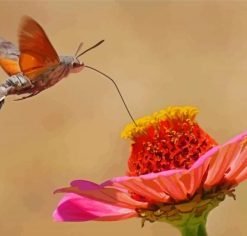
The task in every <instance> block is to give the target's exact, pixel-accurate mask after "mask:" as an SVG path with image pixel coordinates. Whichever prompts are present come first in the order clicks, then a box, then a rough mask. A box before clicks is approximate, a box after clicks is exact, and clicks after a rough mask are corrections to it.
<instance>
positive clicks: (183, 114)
mask: <svg viewBox="0 0 247 236" xmlns="http://www.w3.org/2000/svg"><path fill="white" fill-rule="evenodd" d="M198 112H199V111H198V109H197V108H196V107H192V106H170V107H167V108H166V109H163V110H160V111H159V112H155V113H153V114H152V115H151V116H145V117H143V118H140V119H137V120H136V121H135V122H136V125H135V124H134V123H130V124H128V125H127V126H126V127H125V128H124V130H123V132H122V133H121V137H122V138H126V139H127V138H133V137H134V136H136V135H138V134H141V133H143V132H144V131H145V129H146V128H147V127H149V126H155V125H157V124H158V123H159V122H160V121H165V120H167V121H178V122H183V121H186V120H191V121H194V120H195V117H196V115H197V113H198Z"/></svg>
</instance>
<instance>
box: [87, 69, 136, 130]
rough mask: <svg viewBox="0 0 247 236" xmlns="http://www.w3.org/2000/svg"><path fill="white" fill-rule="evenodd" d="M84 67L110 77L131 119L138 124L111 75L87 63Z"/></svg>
mask: <svg viewBox="0 0 247 236" xmlns="http://www.w3.org/2000/svg"><path fill="white" fill-rule="evenodd" d="M84 67H86V68H89V69H91V70H94V71H96V72H98V73H99V74H101V75H103V76H104V77H106V78H107V79H109V80H110V81H111V82H112V83H113V84H114V86H115V87H116V89H117V91H118V94H119V96H120V98H121V99H122V102H123V104H124V106H125V108H126V110H127V112H128V114H129V116H130V118H131V120H132V121H133V123H134V124H135V126H137V124H136V122H135V120H134V118H133V116H132V115H131V113H130V111H129V108H128V106H127V104H126V102H125V100H124V98H123V96H122V94H121V92H120V90H119V88H118V86H117V84H116V82H115V81H114V80H113V79H112V78H111V77H110V76H108V75H106V74H105V73H103V72H101V71H99V70H97V69H95V68H93V67H91V66H86V65H85V66H84Z"/></svg>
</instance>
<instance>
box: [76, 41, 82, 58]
mask: <svg viewBox="0 0 247 236" xmlns="http://www.w3.org/2000/svg"><path fill="white" fill-rule="evenodd" d="M82 45H83V43H80V44H79V46H78V48H77V50H76V52H75V57H76V56H77V54H78V52H79V51H80V50H81V48H82Z"/></svg>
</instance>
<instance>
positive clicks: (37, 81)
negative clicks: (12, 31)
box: [0, 16, 104, 106]
mask: <svg viewBox="0 0 247 236" xmlns="http://www.w3.org/2000/svg"><path fill="white" fill-rule="evenodd" d="M18 39H19V49H17V47H15V45H14V44H13V43H11V42H9V41H6V40H4V39H1V38H0V66H1V67H2V68H3V70H4V71H5V72H6V73H7V74H8V75H9V76H10V77H9V78H8V79H7V80H5V81H4V82H3V83H2V84H1V85H0V106H1V105H2V104H3V102H4V98H5V96H7V95H11V94H16V95H21V94H28V96H26V97H22V98H20V99H18V100H22V99H26V98H29V97H32V96H35V95H37V94H39V93H40V92H42V91H43V90H45V89H47V88H49V87H51V86H53V85H55V84H56V83H57V82H59V81H60V80H61V79H63V78H65V77H67V76H68V75H69V74H70V73H78V72H80V71H81V70H82V69H83V68H84V63H83V62H80V61H79V57H80V56H82V55H83V54H84V53H86V52H88V51H89V50H91V49H93V48H95V47H97V46H99V45H100V44H101V43H103V42H104V40H101V41H100V42H98V43H97V44H96V45H94V46H92V47H90V48H88V49H87V50H85V51H84V52H81V53H80V50H81V48H82V43H81V44H80V45H79V47H78V49H77V51H76V53H75V55H74V56H58V54H57V52H56V50H55V49H54V47H53V46H52V44H51V43H50V41H49V39H48V37H47V35H46V33H45V31H44V30H43V28H42V27H41V26H40V25H39V24H38V23H37V22H36V21H35V20H34V19H32V18H31V17H28V16H25V17H23V19H22V22H21V25H20V29H19V38H18ZM78 54H79V55H78Z"/></svg>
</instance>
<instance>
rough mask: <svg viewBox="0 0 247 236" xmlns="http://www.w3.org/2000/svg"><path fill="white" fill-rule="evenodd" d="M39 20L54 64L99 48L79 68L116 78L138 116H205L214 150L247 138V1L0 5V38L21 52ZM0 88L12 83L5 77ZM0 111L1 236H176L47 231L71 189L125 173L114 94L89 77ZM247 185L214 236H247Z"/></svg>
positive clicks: (105, 225) (65, 228)
mask: <svg viewBox="0 0 247 236" xmlns="http://www.w3.org/2000/svg"><path fill="white" fill-rule="evenodd" d="M24 14H27V15H29V16H32V17H33V18H35V19H36V20H37V21H38V22H39V23H40V24H41V25H42V26H43V27H44V29H45V31H46V33H47V34H48V36H49V38H50V40H51V42H52V44H53V45H54V47H55V48H56V50H57V52H58V53H59V54H60V55H72V54H74V52H75V50H76V48H77V46H78V44H79V43H80V42H81V41H83V42H84V48H87V47H89V46H91V45H92V44H94V43H96V42H97V41H99V40H101V39H105V40H106V42H105V43H104V44H103V45H101V46H100V47H98V48H97V49H95V50H94V51H91V52H90V53H88V54H85V55H84V56H83V61H84V62H85V63H86V64H87V65H90V66H94V67H96V68H98V69H101V70H102V71H104V72H105V73H107V74H109V75H111V76H112V77H113V78H114V79H115V81H116V82H117V83H118V85H119V87H120V89H121V91H122V93H123V95H124V97H125V99H126V101H127V103H128V105H129V109H130V110H131V111H132V113H133V116H134V117H136V118H139V117H142V116H144V115H148V114H151V113H153V112H155V111H158V110H159V109H161V108H164V107H166V106H169V105H194V106H197V107H199V108H200V114H199V115H198V118H197V120H198V122H199V123H200V124H201V126H202V127H203V128H204V129H205V130H207V131H208V133H210V134H211V135H212V136H213V137H214V138H215V139H216V140H218V141H219V142H220V143H221V142H225V141H226V140H228V139H229V138H231V137H232V136H234V135H236V134H238V133H239V132H242V131H244V130H246V129H247V119H246V116H247V109H246V108H247V92H246V87H247V2H202V1H200V2H135V3H134V2H117V1H115V2H53V3H52V2H37V1H34V2H2V1H1V2H0V26H1V27H0V29H1V32H0V35H1V36H2V37H4V38H6V39H8V40H10V41H13V42H14V43H17V29H18V24H19V21H20V18H21V16H22V15H24ZM0 76H1V81H2V80H4V79H6V78H7V76H6V75H5V74H4V73H3V72H2V71H1V72H0ZM13 99H14V97H10V98H8V99H7V101H6V103H5V106H4V107H3V109H2V110H1V112H0V134H1V139H0V153H1V155H0V158H1V159H0V160H1V165H0V209H1V214H0V235H10V236H19V235H21V236H22V235H25V236H31V235H32V236H33V235H36V236H39V235H40V236H43V235H60V236H79V235H80V236H81V235H99V234H100V235H108V236H111V235H112V236H113V235H114V236H115V235H119V236H121V235H136V236H138V235H142V236H148V235H153V236H156V235H157V236H159V235H172V236H179V232H178V231H177V230H176V229H174V228H172V227H171V226H170V225H167V224H165V223H155V224H150V223H148V222H147V224H146V225H145V227H144V228H141V223H140V220H139V219H130V220H125V221H120V222H87V223H65V224H62V223H54V222H53V220H52V217H51V215H52V212H53V210H54V209H55V207H56V205H57V203H58V201H59V199H60V198H61V195H53V191H54V190H55V189H56V188H58V187H62V186H67V185H68V184H69V182H70V181H71V180H74V179H89V180H92V181H95V182H98V183H100V182H102V181H104V180H106V179H108V178H111V177H113V176H121V175H124V174H125V171H126V169H127V159H128V155H129V148H130V142H129V141H128V140H122V139H121V138H120V132H121V130H122V128H123V127H124V126H125V124H127V123H128V122H130V119H129V117H128V115H127V113H126V111H125V109H124V107H123V104H122V103H121V100H120V98H119V97H118V94H117V92H116V91H115V89H114V86H113V85H112V84H111V83H110V82H109V81H107V80H106V79H104V78H103V77H102V76H101V75H99V74H96V73H95V72H93V71H90V70H88V69H85V70H84V71H82V72H81V73H80V74H71V75H70V76H69V77H68V78H66V79H64V80H63V81H61V82H60V83H59V84H57V85H56V86H54V87H52V88H50V89H49V90H46V91H44V92H43V93H41V94H40V95H38V96H36V97H33V98H32V99H28V100H25V101H20V102H14V101H13ZM246 190H247V183H243V184H242V185H241V186H239V187H238V189H237V201H233V200H232V199H227V200H226V201H225V202H223V203H222V204H221V205H220V206H219V207H218V208H217V209H215V210H214V211H213V212H212V213H211V214H210V217H209V220H208V232H209V235H210V236H228V235H229V236H230V235H233V234H234V235H238V236H240V235H246V234H247V228H246V220H247V204H246V199H247V191H246Z"/></svg>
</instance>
